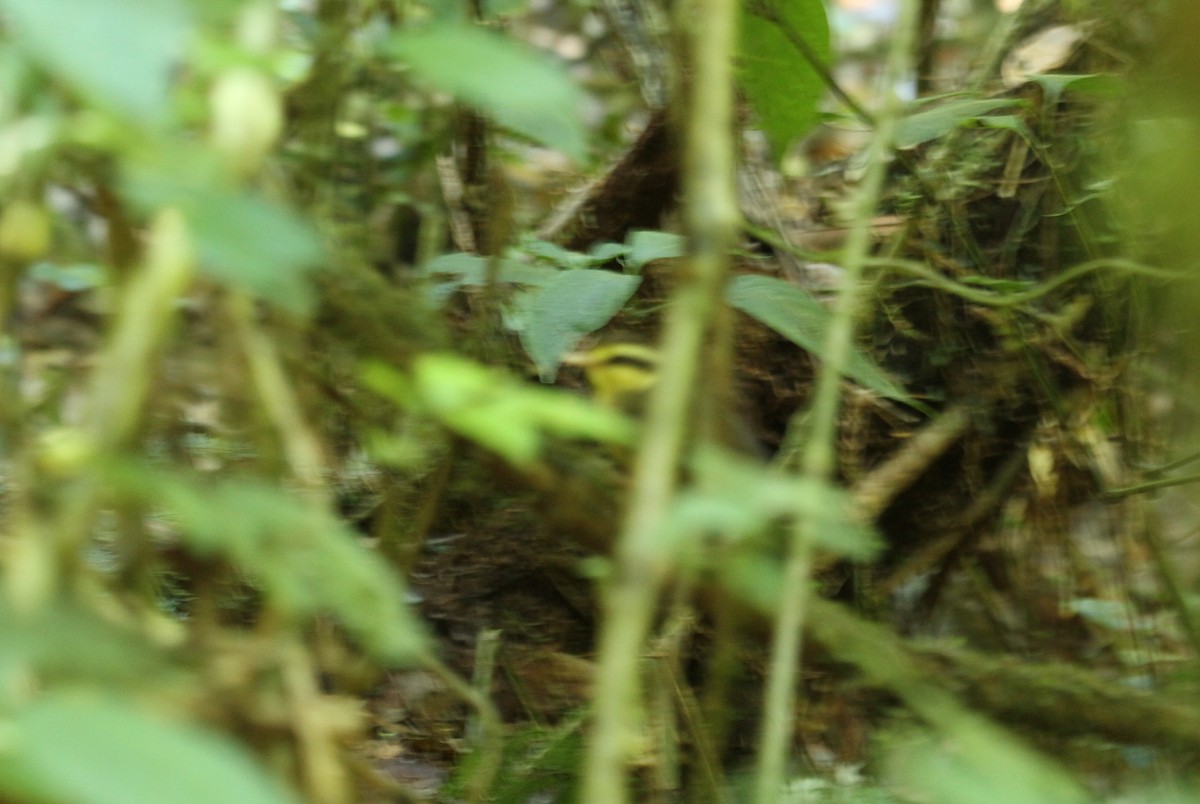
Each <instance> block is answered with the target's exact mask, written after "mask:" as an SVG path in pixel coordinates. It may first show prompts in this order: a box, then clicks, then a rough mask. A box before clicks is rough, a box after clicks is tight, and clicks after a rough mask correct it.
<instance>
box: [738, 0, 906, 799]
mask: <svg viewBox="0 0 1200 804" xmlns="http://www.w3.org/2000/svg"><path fill="white" fill-rule="evenodd" d="M917 5H918V4H917V2H916V1H915V0H909V1H908V2H904V3H901V4H900V8H901V10H900V16H899V19H898V20H897V21H896V31H895V33H894V34H893V36H892V39H891V47H890V49H889V53H888V61H887V69H885V70H884V75H883V79H882V80H883V81H884V85H883V98H884V104H883V108H882V109H881V110H880V112H879V114H878V115H877V116H876V123H877V127H876V130H875V136H874V138H873V139H872V141H871V150H870V152H869V154H868V156H869V162H868V164H869V165H870V167H869V169H868V171H867V174H866V176H864V178H863V182H862V185H861V187H860V190H859V193H858V195H857V197H856V199H855V202H856V203H855V205H854V211H855V215H854V219H853V221H852V222H851V227H850V232H849V237H848V238H847V241H846V251H845V255H844V257H843V263H842V267H843V268H844V270H845V282H844V283H843V285H842V289H841V292H840V293H839V294H838V297H837V302H836V305H835V307H834V312H833V318H832V320H831V321H830V324H829V332H828V334H827V336H826V345H825V349H824V350H823V351H822V352H821V354H822V355H823V357H824V360H823V361H822V363H821V366H820V368H819V369H818V374H817V380H816V390H815V391H814V394H813V405H812V411H811V426H812V430H811V438H810V440H809V442H808V444H807V445H806V446H805V449H804V455H803V466H802V475H803V476H804V478H805V479H806V480H814V479H815V480H820V481H828V480H829V479H830V478H832V476H833V472H834V469H835V458H836V456H835V451H834V449H835V447H834V445H835V440H836V437H837V422H838V407H839V404H840V401H841V400H840V395H839V390H840V388H841V375H842V373H843V371H844V368H845V366H846V363H847V361H848V358H849V356H850V350H851V347H852V346H853V340H854V322H855V320H856V318H857V315H858V306H859V301H860V299H859V293H858V287H859V284H860V282H859V280H860V278H861V276H862V273H863V267H864V265H865V263H866V261H867V258H868V256H869V254H870V249H871V218H872V216H873V215H874V212H875V207H876V206H877V204H878V201H879V196H880V193H881V192H882V189H883V180H884V175H885V173H886V172H887V165H888V162H889V161H890V159H889V157H890V154H891V150H892V140H893V136H894V134H895V130H896V121H897V118H898V114H899V106H900V101H899V99H898V98H897V97H896V87H897V86H898V85H899V83H900V82H901V81H903V80H904V79H905V77H906V76H907V74H908V71H909V58H910V55H911V53H912V43H913V37H914V36H915V31H916V17H917V13H916V12H917ZM812 526H813V525H812V522H811V521H810V520H809V519H807V518H801V519H800V520H798V521H797V522H796V523H795V526H794V529H793V531H792V535H791V543H790V545H789V550H788V557H787V563H786V565H785V568H784V585H783V593H782V595H781V596H780V601H779V615H778V618H777V619H776V621H775V631H774V637H773V642H772V651H771V663H770V666H769V669H768V675H767V690H766V693H765V697H764V701H763V724H762V729H761V732H760V734H759V744H758V745H759V756H758V768H757V771H756V778H755V801H756V802H758V803H759V804H769V802H775V801H778V800H779V799H780V797H781V795H782V792H783V789H784V766H785V763H786V760H787V754H788V747H789V745H790V742H791V740H790V736H791V733H792V723H793V717H792V712H793V710H794V707H795V697H796V689H795V688H796V670H797V667H798V665H799V663H800V634H801V631H802V629H803V627H804V620H805V616H806V614H807V604H808V593H809V589H808V586H809V575H810V573H811V570H812V564H813V544H812V539H811V538H810V529H811V527H812Z"/></svg>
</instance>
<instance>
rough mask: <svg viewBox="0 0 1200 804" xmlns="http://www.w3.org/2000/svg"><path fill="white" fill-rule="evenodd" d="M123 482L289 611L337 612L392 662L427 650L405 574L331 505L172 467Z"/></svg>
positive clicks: (369, 647)
mask: <svg viewBox="0 0 1200 804" xmlns="http://www.w3.org/2000/svg"><path fill="white" fill-rule="evenodd" d="M126 483H127V486H128V487H129V488H130V489H131V490H132V491H135V492H136V493H138V494H140V495H142V496H144V497H145V498H146V499H147V500H148V501H149V502H151V503H157V504H159V505H161V506H163V507H164V508H165V509H166V511H167V513H168V514H169V515H170V516H171V518H172V519H173V520H174V521H175V522H176V523H177V525H178V527H179V529H180V531H181V532H182V535H183V538H184V540H185V541H186V543H187V544H189V545H190V546H191V547H193V548H194V549H195V550H197V551H198V552H200V553H203V554H205V555H220V556H224V557H226V558H228V559H229V560H230V561H232V562H233V563H234V564H236V565H237V566H238V567H239V569H241V570H242V571H243V572H245V573H247V575H248V576H249V577H250V578H251V579H252V580H253V581H254V582H255V583H256V584H257V585H258V586H259V587H260V588H261V590H262V592H263V594H264V596H265V597H266V598H267V600H268V601H269V602H270V603H271V604H272V605H274V606H276V607H278V608H279V609H280V610H282V611H283V612H285V613H287V614H289V615H291V616H293V617H299V618H307V617H314V616H318V615H322V616H323V615H332V616H333V617H334V618H335V619H337V620H338V621H339V622H341V623H342V625H344V626H345V627H346V629H347V630H348V631H349V632H350V634H351V635H352V636H353V637H354V638H355V639H357V640H359V642H360V643H361V644H362V647H363V649H364V650H366V651H367V652H368V653H370V654H371V655H373V656H375V657H377V658H379V659H381V660H383V661H385V662H388V663H405V662H411V661H413V660H415V659H417V658H419V657H420V656H421V655H422V654H423V653H424V652H425V650H426V644H425V633H424V630H423V629H422V628H421V626H420V624H419V623H418V622H417V620H416V618H415V617H413V615H412V613H411V612H409V610H408V609H407V608H406V607H405V605H404V595H405V591H404V583H403V581H402V580H401V579H400V578H399V576H397V575H396V574H395V573H394V572H392V570H391V568H390V567H389V566H388V565H387V564H386V563H385V562H384V560H383V559H382V558H381V557H380V556H379V555H378V554H376V553H374V552H372V551H370V550H368V549H366V548H365V547H364V546H363V545H362V542H361V538H360V537H359V535H358V534H357V533H355V532H354V531H353V530H352V529H351V528H350V527H348V526H347V525H346V524H344V523H343V522H342V521H341V520H339V519H337V518H335V517H334V516H333V515H332V514H330V513H328V512H326V511H324V510H323V509H320V508H318V507H316V506H314V505H312V504H310V503H308V502H306V501H304V500H300V499H297V498H296V497H294V496H292V495H289V494H287V493H285V492H284V491H282V490H280V489H278V488H276V487H274V486H271V485H268V484H267V483H265V482H262V481H258V480H255V479H250V478H241V479H230V480H227V481H224V482H221V483H216V484H208V483H202V482H199V481H196V480H191V479H188V478H185V477H181V476H178V475H174V474H164V473H162V472H157V473H151V472H149V471H143V472H136V471H135V472H133V473H132V474H131V475H130V476H129V477H128V478H127V479H126Z"/></svg>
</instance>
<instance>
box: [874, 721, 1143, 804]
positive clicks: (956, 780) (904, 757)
mask: <svg viewBox="0 0 1200 804" xmlns="http://www.w3.org/2000/svg"><path fill="white" fill-rule="evenodd" d="M937 726H938V729H937V730H936V731H929V732H918V731H915V730H909V731H907V732H905V733H902V734H900V735H893V737H892V739H891V740H889V742H890V743H891V745H892V746H893V747H892V750H891V751H889V752H888V754H889V755H888V756H887V758H886V765H887V768H888V771H889V775H891V776H892V777H893V778H895V779H897V780H898V781H900V782H901V783H902V784H903V785H904V788H905V789H907V790H913V791H915V792H917V793H918V794H919V795H920V797H921V800H923V801H930V802H938V804H941V803H942V802H944V803H945V804H1009V802H1013V801H1020V802H1022V803H1023V804H1025V803H1026V802H1028V804H1060V803H1061V804H1074V802H1085V801H1093V800H1095V799H1094V797H1093V796H1092V795H1090V794H1089V793H1088V792H1087V791H1086V790H1085V789H1084V788H1083V787H1082V786H1081V785H1080V784H1079V783H1078V782H1076V781H1075V780H1074V779H1072V778H1071V776H1070V775H1069V774H1068V773H1067V771H1066V770H1065V769H1064V768H1062V767H1061V766H1059V765H1058V764H1057V763H1056V762H1054V760H1052V759H1050V758H1049V757H1047V756H1045V755H1042V754H1039V753H1038V752H1036V751H1035V750H1033V749H1032V748H1030V747H1028V746H1026V745H1024V744H1023V743H1022V742H1020V741H1019V740H1018V739H1017V738H1016V737H1014V736H1013V735H1012V734H1010V733H1009V732H1007V731H1006V730H1004V729H1002V728H1000V727H999V726H996V725H995V724H993V723H991V722H989V721H987V720H985V719H983V718H981V717H979V716H977V715H974V714H972V713H969V712H966V711H962V710H957V711H956V710H948V711H947V712H945V713H944V715H943V717H942V721H941V722H939V723H938V724H937ZM1143 800H1157V799H1143Z"/></svg>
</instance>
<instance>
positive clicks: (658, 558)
mask: <svg viewBox="0 0 1200 804" xmlns="http://www.w3.org/2000/svg"><path fill="white" fill-rule="evenodd" d="M685 5H686V8H685V9H681V12H683V13H684V14H686V16H681V17H680V19H682V20H687V21H688V22H689V23H690V24H689V25H688V28H689V34H690V36H689V38H690V41H689V42H688V47H687V53H689V54H691V55H692V56H694V57H695V59H696V61H695V63H694V64H692V65H690V67H691V70H690V73H689V74H690V76H691V93H692V94H691V97H690V102H689V104H688V110H687V119H686V124H685V125H686V131H685V173H684V215H685V221H686V227H687V233H688V242H689V244H690V249H689V250H690V254H689V268H690V270H689V271H687V272H686V274H685V275H684V277H682V278H681V280H680V284H679V286H678V287H677V289H676V291H675V293H674V296H673V298H672V304H671V307H670V308H669V310H668V311H667V315H666V323H665V325H664V335H663V344H662V354H663V360H662V365H663V370H662V375H661V377H660V380H659V384H658V386H657V387H656V389H655V391H654V392H653V394H652V395H651V397H650V400H649V405H648V409H647V417H646V431H645V432H646V438H645V440H644V442H643V444H642V449H641V451H640V452H639V454H638V457H637V461H636V465H635V467H634V486H633V489H632V490H631V492H630V501H629V512H628V514H627V516H626V520H625V526H624V528H623V531H622V534H621V538H620V540H619V542H618V544H617V548H616V553H615V562H616V568H615V569H616V573H615V577H614V578H613V579H612V581H611V585H610V587H609V588H608V589H607V590H606V594H605V600H604V608H605V612H604V613H605V617H604V621H603V623H602V626H601V630H600V637H599V652H598V656H597V664H598V671H597V678H596V693H595V703H594V706H595V724H594V731H593V734H592V739H591V742H590V745H589V750H588V756H587V764H586V767H585V771H584V778H583V791H582V796H581V798H580V800H581V801H588V802H603V804H620V802H624V801H626V800H627V796H628V790H627V784H626V771H627V768H626V765H627V760H628V757H629V753H630V748H631V745H633V743H634V739H635V738H636V737H637V734H636V733H635V732H634V731H633V729H634V728H636V726H635V724H637V723H639V722H640V720H641V716H640V707H639V706H638V699H639V692H640V690H639V684H638V673H639V665H640V658H641V653H642V647H643V645H644V644H645V641H646V636H647V633H648V632H649V630H650V623H651V621H652V619H653V615H654V610H655V608H656V605H657V603H658V596H659V592H660V590H661V588H662V585H663V580H664V578H665V577H666V574H667V570H668V568H669V565H670V556H669V554H668V547H667V546H666V545H664V544H663V542H662V539H661V534H662V531H663V525H664V523H665V521H666V518H667V515H668V512H669V510H670V506H671V503H672V500H673V498H674V494H675V490H676V485H677V477H678V467H679V463H680V456H681V455H682V452H683V448H684V439H685V433H686V426H687V422H688V419H689V410H690V406H691V403H692V399H693V396H694V393H693V391H694V388H695V385H696V376H697V366H698V363H699V356H700V352H701V348H702V345H703V342H704V336H705V333H706V331H707V330H708V328H709V325H710V322H711V320H712V317H713V313H714V311H715V310H716V308H717V304H718V303H719V296H720V291H721V287H722V284H723V280H724V277H725V273H726V268H727V262H728V260H727V255H728V251H729V247H730V244H732V243H733V241H734V237H735V235H736V232H737V226H738V222H739V220H740V216H739V214H738V206H737V195H736V189H735V188H736V175H735V164H734V154H735V153H736V148H735V147H734V143H733V88H732V61H733V48H734V42H735V39H736V35H737V31H736V21H737V3H736V2H735V0H693V2H691V3H690V4H685Z"/></svg>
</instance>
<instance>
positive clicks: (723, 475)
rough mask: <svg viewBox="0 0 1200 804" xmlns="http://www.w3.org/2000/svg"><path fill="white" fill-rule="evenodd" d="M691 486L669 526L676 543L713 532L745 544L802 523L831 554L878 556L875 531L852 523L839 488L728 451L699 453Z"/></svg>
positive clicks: (850, 508)
mask: <svg viewBox="0 0 1200 804" xmlns="http://www.w3.org/2000/svg"><path fill="white" fill-rule="evenodd" d="M691 469H692V473H693V476H692V483H691V484H690V485H689V486H688V487H687V488H686V489H684V491H683V492H681V493H680V495H679V498H678V500H677V502H676V506H675V509H674V510H673V511H672V513H671V516H670V519H669V521H668V526H667V534H668V536H669V537H670V538H671V539H672V540H673V541H674V542H675V543H685V544H694V538H693V537H694V536H695V535H697V534H703V533H706V532H707V533H712V532H716V533H719V534H721V536H722V537H723V538H725V539H729V540H738V539H745V538H747V537H749V536H753V535H754V534H756V533H760V532H762V531H763V530H765V529H766V528H767V527H769V526H770V525H772V524H774V523H778V522H779V521H780V520H788V521H792V520H797V519H804V520H805V521H806V522H808V524H809V533H810V535H811V538H812V539H813V542H814V543H815V544H817V545H818V546H819V547H821V548H822V549H824V550H828V551H830V552H832V553H834V554H835V555H838V556H843V557H846V558H852V559H856V560H866V559H869V558H871V557H872V556H874V555H875V553H876V552H878V550H879V547H880V541H879V539H878V537H877V536H876V534H875V532H874V530H873V529H872V528H871V527H870V526H868V525H864V524H862V523H859V522H857V521H856V520H855V518H854V515H853V504H852V501H851V498H850V496H849V495H848V494H846V492H845V491H843V490H842V489H839V488H838V487H836V486H834V485H831V484H828V483H824V482H821V481H817V480H810V479H807V478H801V477H797V476H795V475H788V474H784V473H782V472H779V471H776V470H774V469H771V468H770V467H768V466H765V465H763V464H762V463H760V462H757V461H752V460H748V459H746V458H744V457H742V456H739V455H736V454H734V453H731V452H728V451H726V450H722V449H718V448H715V447H709V448H705V449H701V450H698V451H697V452H696V454H695V456H694V457H693V459H692V462H691Z"/></svg>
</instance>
